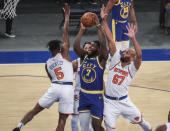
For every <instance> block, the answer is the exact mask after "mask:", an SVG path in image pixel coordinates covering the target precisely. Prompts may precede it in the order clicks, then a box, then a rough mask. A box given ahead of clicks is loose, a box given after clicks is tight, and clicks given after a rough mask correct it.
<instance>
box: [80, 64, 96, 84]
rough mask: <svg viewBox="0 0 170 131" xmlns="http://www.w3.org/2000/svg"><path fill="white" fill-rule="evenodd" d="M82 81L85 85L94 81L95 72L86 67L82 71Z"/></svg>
mask: <svg viewBox="0 0 170 131" xmlns="http://www.w3.org/2000/svg"><path fill="white" fill-rule="evenodd" d="M81 77H82V80H83V81H84V82H86V83H92V82H94V81H95V79H96V71H95V70H94V69H93V68H90V67H86V68H84V69H83V70H82V74H81Z"/></svg>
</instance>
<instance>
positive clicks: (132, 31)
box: [124, 23, 136, 39]
mask: <svg viewBox="0 0 170 131" xmlns="http://www.w3.org/2000/svg"><path fill="white" fill-rule="evenodd" d="M126 28H127V30H128V33H124V34H125V35H127V36H128V37H129V38H131V39H132V38H135V34H136V33H135V26H134V25H133V24H130V23H128V26H126Z"/></svg>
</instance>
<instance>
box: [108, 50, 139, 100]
mask: <svg viewBox="0 0 170 131" xmlns="http://www.w3.org/2000/svg"><path fill="white" fill-rule="evenodd" d="M120 57H121V56H120V54H119V52H118V51H117V52H116V53H115V54H114V56H112V57H111V62H110V67H109V73H108V78H107V86H106V95H108V96H112V97H122V96H125V95H127V94H128V88H129V85H130V82H131V81H132V79H133V77H134V76H135V74H136V72H137V69H136V68H135V65H134V62H133V61H132V62H131V63H130V64H129V65H127V66H125V67H122V66H121V62H120Z"/></svg>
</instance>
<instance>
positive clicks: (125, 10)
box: [120, 5, 129, 19]
mask: <svg viewBox="0 0 170 131" xmlns="http://www.w3.org/2000/svg"><path fill="white" fill-rule="evenodd" d="M120 16H121V17H122V18H123V19H126V18H128V16H129V6H128V5H126V6H123V7H122V9H121V10H120Z"/></svg>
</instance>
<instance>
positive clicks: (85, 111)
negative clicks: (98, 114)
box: [79, 110, 90, 112]
mask: <svg viewBox="0 0 170 131" xmlns="http://www.w3.org/2000/svg"><path fill="white" fill-rule="evenodd" d="M79 112H90V110H81V111H79Z"/></svg>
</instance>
